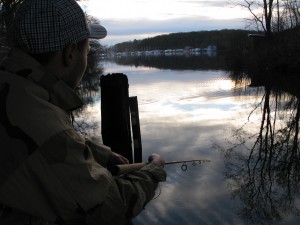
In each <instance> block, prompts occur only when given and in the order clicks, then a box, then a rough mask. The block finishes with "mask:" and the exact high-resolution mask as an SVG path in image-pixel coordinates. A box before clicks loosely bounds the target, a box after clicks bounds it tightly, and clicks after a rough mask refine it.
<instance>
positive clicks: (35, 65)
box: [1, 48, 83, 111]
mask: <svg viewBox="0 0 300 225" xmlns="http://www.w3.org/2000/svg"><path fill="white" fill-rule="evenodd" d="M1 67H2V68H4V69H5V70H6V71H9V72H11V73H14V74H18V75H20V76H23V77H26V78H27V79H29V80H31V81H33V82H34V83H36V84H38V85H39V86H42V87H43V88H44V89H46V90H47V91H48V93H49V96H50V100H49V102H51V103H53V104H54V105H57V106H58V107H60V108H61V109H63V110H65V111H72V110H74V109H77V108H80V107H81V106H82V105H83V102H82V100H81V99H80V98H79V97H78V95H77V94H76V93H75V91H74V90H73V89H72V88H70V87H69V86H68V85H67V84H66V83H65V82H63V81H62V80H61V79H59V78H58V76H56V75H55V74H52V73H50V72H49V71H46V70H45V68H44V67H43V66H42V65H41V64H40V63H39V62H37V61H36V60H35V59H33V58H32V57H30V56H29V55H28V54H27V53H25V52H23V51H21V50H19V49H17V48H14V49H12V50H11V52H10V53H9V55H8V57H7V58H6V59H5V60H4V61H3V62H2V63H1Z"/></svg>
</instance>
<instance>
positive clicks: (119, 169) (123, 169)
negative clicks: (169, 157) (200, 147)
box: [111, 159, 211, 176]
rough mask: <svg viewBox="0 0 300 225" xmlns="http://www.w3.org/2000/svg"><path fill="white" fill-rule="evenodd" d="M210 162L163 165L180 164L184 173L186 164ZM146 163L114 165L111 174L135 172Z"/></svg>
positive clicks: (195, 163)
mask: <svg viewBox="0 0 300 225" xmlns="http://www.w3.org/2000/svg"><path fill="white" fill-rule="evenodd" d="M208 162H211V160H207V159H191V160H179V161H170V162H165V165H172V164H182V165H181V170H182V171H186V170H187V168H188V167H187V163H192V165H193V166H196V165H197V163H198V164H202V163H208ZM147 164H148V163H146V162H141V163H132V164H123V165H116V166H114V167H113V168H112V170H111V173H112V174H113V175H115V176H118V175H121V174H125V173H129V172H133V171H137V170H139V169H141V168H142V167H144V166H145V165H147Z"/></svg>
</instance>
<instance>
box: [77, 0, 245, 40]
mask: <svg viewBox="0 0 300 225" xmlns="http://www.w3.org/2000/svg"><path fill="white" fill-rule="evenodd" d="M242 2H243V0H85V1H81V2H80V4H81V6H82V8H83V9H84V11H86V12H87V13H88V14H89V15H91V16H93V17H95V18H97V19H98V20H99V21H100V23H101V25H103V26H104V27H105V28H106V29H107V32H108V35H107V37H106V38H105V39H103V40H101V44H103V45H105V46H111V45H114V44H116V43H120V42H125V41H133V40H134V39H137V40H141V39H144V38H148V37H153V36H157V35H161V34H169V33H177V32H190V31H203V30H221V29H245V27H246V21H245V18H249V16H250V15H249V12H248V11H247V10H245V9H242V8H241V7H238V6H236V5H237V4H241V3H242Z"/></svg>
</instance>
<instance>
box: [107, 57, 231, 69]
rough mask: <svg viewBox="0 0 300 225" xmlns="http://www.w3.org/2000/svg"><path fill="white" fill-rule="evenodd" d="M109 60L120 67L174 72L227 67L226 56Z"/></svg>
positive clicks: (121, 58)
mask: <svg viewBox="0 0 300 225" xmlns="http://www.w3.org/2000/svg"><path fill="white" fill-rule="evenodd" d="M107 60H110V61H113V62H116V63H117V64H119V65H130V66H132V65H134V66H135V67H139V66H142V67H155V68H159V69H172V70H199V69H202V70H204V69H205V70H207V69H210V70H211V69H214V70H216V69H223V68H224V67H225V55H222V54H216V55H214V56H213V57H211V56H209V55H197V56H196V55H186V56H180V55H172V56H168V55H166V56H165V55H161V56H155V55H152V56H151V55H143V56H126V57H117V58H109V59H107Z"/></svg>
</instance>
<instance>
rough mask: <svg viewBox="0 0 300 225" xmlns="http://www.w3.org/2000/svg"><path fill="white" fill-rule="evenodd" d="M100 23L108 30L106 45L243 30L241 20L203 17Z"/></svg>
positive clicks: (107, 20) (109, 20) (104, 21)
mask: <svg viewBox="0 0 300 225" xmlns="http://www.w3.org/2000/svg"><path fill="white" fill-rule="evenodd" d="M101 22H102V24H103V25H104V26H105V27H106V29H107V30H108V36H107V38H106V39H104V40H103V43H105V44H108V45H112V44H116V43H118V42H124V41H130V40H134V39H137V40H139V39H144V38H147V37H153V36H157V35H159V34H168V33H177V32H191V31H203V30H220V29H243V28H244V23H243V20H242V19H227V20H226V19H211V18H208V17H204V16H198V17H182V18H177V19H170V20H163V21H157V20H150V19H135V20H133V19H131V20H117V19H105V20H102V21H101Z"/></svg>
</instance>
